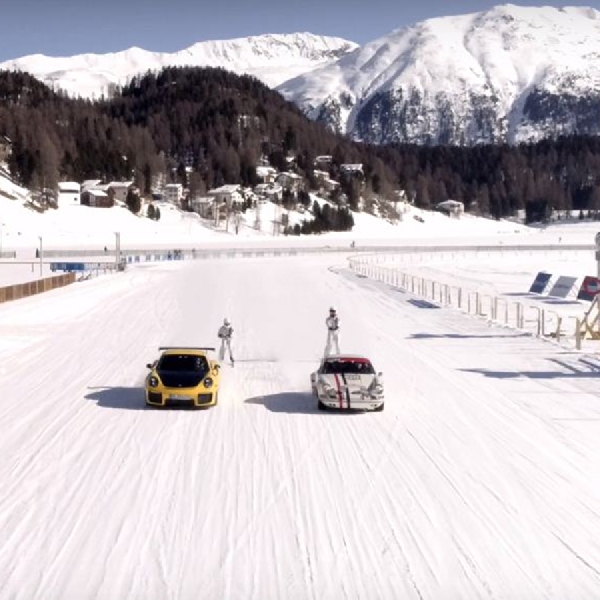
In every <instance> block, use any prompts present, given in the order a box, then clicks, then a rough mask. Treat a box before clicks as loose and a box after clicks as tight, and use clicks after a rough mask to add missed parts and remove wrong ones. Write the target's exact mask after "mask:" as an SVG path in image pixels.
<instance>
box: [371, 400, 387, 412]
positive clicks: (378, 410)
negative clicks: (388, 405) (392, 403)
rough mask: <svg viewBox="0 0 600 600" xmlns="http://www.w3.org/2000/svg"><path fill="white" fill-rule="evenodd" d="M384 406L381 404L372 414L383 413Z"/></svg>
mask: <svg viewBox="0 0 600 600" xmlns="http://www.w3.org/2000/svg"><path fill="white" fill-rule="evenodd" d="M384 406H385V404H384V403H383V402H382V403H381V406H378V407H377V408H374V409H373V412H383V407H384Z"/></svg>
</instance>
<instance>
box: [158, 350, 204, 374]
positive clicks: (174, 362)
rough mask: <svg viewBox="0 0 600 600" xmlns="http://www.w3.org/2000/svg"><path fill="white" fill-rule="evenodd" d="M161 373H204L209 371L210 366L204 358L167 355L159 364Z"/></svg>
mask: <svg viewBox="0 0 600 600" xmlns="http://www.w3.org/2000/svg"><path fill="white" fill-rule="evenodd" d="M157 368H158V370H159V371H176V372H179V373H182V372H187V373H189V372H193V373H197V372H203V371H207V370H208V364H207V362H206V358H205V357H204V356H195V355H190V354H166V355H165V356H163V357H162V358H161V359H160V361H159V362H158V366H157Z"/></svg>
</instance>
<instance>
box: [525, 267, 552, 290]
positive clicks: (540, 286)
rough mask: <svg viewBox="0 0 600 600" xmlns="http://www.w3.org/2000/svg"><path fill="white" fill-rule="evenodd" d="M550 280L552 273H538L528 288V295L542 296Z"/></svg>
mask: <svg viewBox="0 0 600 600" xmlns="http://www.w3.org/2000/svg"><path fill="white" fill-rule="evenodd" d="M551 278H552V273H545V272H544V271H540V272H539V273H538V274H537V276H536V278H535V279H534V281H533V283H532V284H531V287H530V288H529V293H530V294H543V293H544V290H545V289H546V286H547V285H548V282H549V281H550V279H551Z"/></svg>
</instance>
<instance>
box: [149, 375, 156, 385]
mask: <svg viewBox="0 0 600 600" xmlns="http://www.w3.org/2000/svg"><path fill="white" fill-rule="evenodd" d="M148 385H149V386H150V387H158V377H155V376H154V375H151V376H150V377H148Z"/></svg>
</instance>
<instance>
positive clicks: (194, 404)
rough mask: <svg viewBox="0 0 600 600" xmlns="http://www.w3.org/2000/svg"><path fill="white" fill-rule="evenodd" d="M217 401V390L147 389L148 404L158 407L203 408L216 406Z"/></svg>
mask: <svg viewBox="0 0 600 600" xmlns="http://www.w3.org/2000/svg"><path fill="white" fill-rule="evenodd" d="M216 403H217V393H216V391H206V392H204V391H203V392H201V393H198V392H197V391H196V390H190V391H189V392H186V391H184V390H181V389H177V390H169V389H165V390H162V391H151V390H146V404H147V405H148V406H155V407H158V408H166V407H182V408H186V407H187V408H201V407H206V406H214V405H215V404H216Z"/></svg>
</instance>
